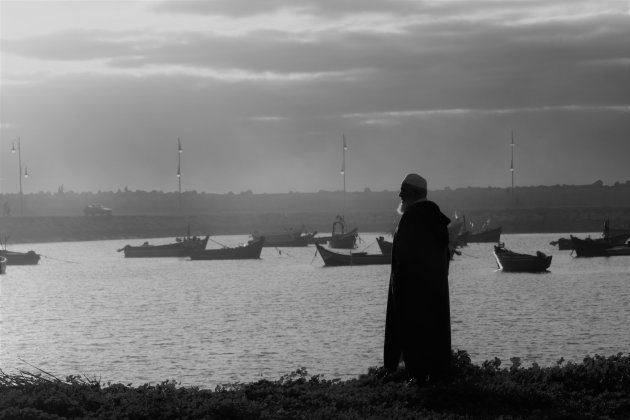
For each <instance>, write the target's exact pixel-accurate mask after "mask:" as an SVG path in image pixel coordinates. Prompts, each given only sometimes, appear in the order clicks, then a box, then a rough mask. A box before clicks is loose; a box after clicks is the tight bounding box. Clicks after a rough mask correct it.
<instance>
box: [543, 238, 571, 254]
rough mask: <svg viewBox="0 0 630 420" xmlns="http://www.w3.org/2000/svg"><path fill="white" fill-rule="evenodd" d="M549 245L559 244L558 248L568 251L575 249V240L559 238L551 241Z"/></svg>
mask: <svg viewBox="0 0 630 420" xmlns="http://www.w3.org/2000/svg"><path fill="white" fill-rule="evenodd" d="M549 245H551V246H556V245H558V249H559V250H561V251H568V250H571V249H573V241H572V240H571V238H558V240H557V241H551V242H549Z"/></svg>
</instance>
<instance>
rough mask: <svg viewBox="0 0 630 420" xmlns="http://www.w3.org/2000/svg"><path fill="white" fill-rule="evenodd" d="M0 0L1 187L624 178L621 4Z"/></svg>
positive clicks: (232, 187) (624, 17) (629, 69)
mask: <svg viewBox="0 0 630 420" xmlns="http://www.w3.org/2000/svg"><path fill="white" fill-rule="evenodd" d="M0 5H1V6H0V7H1V8H0V14H1V17H0V19H1V22H0V23H1V29H0V40H1V45H0V54H1V55H0V69H1V70H0V72H1V73H0V134H1V138H0V192H3V193H15V192H17V191H18V190H19V176H20V169H19V166H20V163H21V165H22V175H23V172H24V171H25V170H26V171H28V175H29V176H28V178H23V180H22V181H23V182H22V188H23V190H24V192H25V193H32V192H39V191H51V192H55V191H57V189H58V188H59V187H60V186H62V185H63V187H64V189H65V190H66V191H70V190H71V191H75V192H83V191H97V190H102V191H116V190H118V189H124V188H125V187H126V188H129V189H131V190H161V191H177V190H178V188H179V185H178V178H177V176H176V175H177V168H178V160H179V165H180V171H181V179H180V180H181V184H182V190H183V191H188V190H196V191H199V192H202V191H204V192H209V193H226V192H230V191H231V192H235V193H238V192H242V191H253V192H254V193H285V192H290V191H295V192H316V191H319V190H326V191H335V190H342V189H343V186H344V176H343V175H341V173H340V170H341V167H342V164H343V161H344V157H343V156H344V154H343V151H342V142H343V138H344V137H345V139H346V143H347V146H348V149H347V150H346V151H345V169H346V172H345V185H346V189H347V191H363V190H364V189H365V188H370V189H371V190H373V191H383V190H392V191H393V190H396V189H398V187H399V185H400V182H401V180H402V179H403V177H404V176H405V174H407V173H409V172H417V173H419V174H421V175H422V176H424V177H425V178H426V179H427V180H428V185H429V190H438V189H443V188H447V187H448V188H453V189H454V188H464V187H487V186H491V187H509V186H510V185H511V172H510V166H511V162H512V152H513V156H514V157H513V166H514V183H515V185H516V186H517V187H518V186H535V185H557V184H571V185H574V184H590V183H593V182H595V181H597V180H602V181H603V182H604V183H605V184H607V185H611V184H614V183H615V182H625V181H628V180H630V12H629V11H630V1H629V0H623V1H621V0H598V1H592V0H571V1H566V0H432V1H424V0H256V1H252V0H204V1H186V0H178V1H157V0H138V1H108V0H101V1H90V0H80V1H76V0H75V1H54V0H40V1H30V0H19V1H5V0H1V2H0ZM178 139H179V140H180V141H181V145H182V153H181V154H178ZM512 139H514V144H515V146H514V147H512V146H511V141H512ZM18 140H19V149H20V152H19V153H11V149H12V147H13V146H14V147H15V148H16V149H17V147H18V146H17V144H18Z"/></svg>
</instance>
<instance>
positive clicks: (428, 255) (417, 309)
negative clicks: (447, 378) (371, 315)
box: [384, 201, 451, 380]
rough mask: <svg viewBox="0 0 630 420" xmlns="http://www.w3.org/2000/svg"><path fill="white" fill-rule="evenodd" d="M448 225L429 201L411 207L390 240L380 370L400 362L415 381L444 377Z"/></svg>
mask: <svg viewBox="0 0 630 420" xmlns="http://www.w3.org/2000/svg"><path fill="white" fill-rule="evenodd" d="M449 223H450V220H449V218H448V217H446V216H445V215H444V214H442V212H441V211H440V208H439V207H438V206H437V205H436V204H435V203H433V202H432V201H420V202H416V203H414V204H412V205H411V206H410V207H409V208H408V209H407V211H406V212H405V213H404V214H403V215H402V217H401V219H400V223H399V224H398V229H397V231H396V233H395V235H394V245H393V249H392V266H391V275H390V280H389V294H388V298H387V316H386V321H385V348H384V359H385V360H384V361H385V369H386V370H388V371H394V370H396V368H397V367H398V363H399V362H400V360H401V358H402V359H403V360H404V362H405V369H406V370H407V372H408V373H409V374H410V375H411V376H412V377H415V378H418V379H422V380H424V379H425V378H426V377H427V375H428V376H429V377H430V379H437V378H439V377H441V376H444V375H445V374H448V371H449V367H450V358H451V321H450V305H449V290H448V268H449V259H450V258H449V249H448V230H447V228H446V227H447V225H448V224H449Z"/></svg>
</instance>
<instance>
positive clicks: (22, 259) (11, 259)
mask: <svg viewBox="0 0 630 420" xmlns="http://www.w3.org/2000/svg"><path fill="white" fill-rule="evenodd" d="M0 257H4V258H6V259H7V265H36V264H37V263H39V259H40V257H41V256H40V255H39V254H38V253H36V252H35V251H28V252H17V251H7V250H6V249H1V250H0Z"/></svg>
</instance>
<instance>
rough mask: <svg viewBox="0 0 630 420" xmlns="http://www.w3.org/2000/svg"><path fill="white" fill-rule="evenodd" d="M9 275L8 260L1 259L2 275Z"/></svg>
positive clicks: (0, 272)
mask: <svg viewBox="0 0 630 420" xmlns="http://www.w3.org/2000/svg"><path fill="white" fill-rule="evenodd" d="M6 273H7V259H6V258H5V257H0V274H6Z"/></svg>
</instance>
